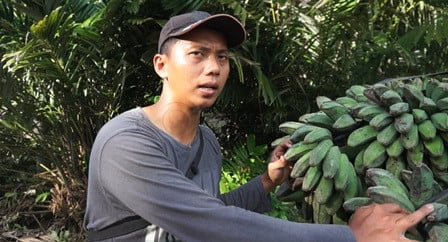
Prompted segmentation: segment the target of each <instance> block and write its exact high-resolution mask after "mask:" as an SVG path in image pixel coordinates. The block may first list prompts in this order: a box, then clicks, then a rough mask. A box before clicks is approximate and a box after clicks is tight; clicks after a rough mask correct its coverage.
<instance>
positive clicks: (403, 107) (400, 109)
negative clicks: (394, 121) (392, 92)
mask: <svg viewBox="0 0 448 242" xmlns="http://www.w3.org/2000/svg"><path fill="white" fill-rule="evenodd" d="M407 112H409V104H408V103H405V102H399V103H395V104H392V105H391V106H390V107H389V114H390V115H391V116H392V117H397V116H400V115H401V114H403V113H407Z"/></svg>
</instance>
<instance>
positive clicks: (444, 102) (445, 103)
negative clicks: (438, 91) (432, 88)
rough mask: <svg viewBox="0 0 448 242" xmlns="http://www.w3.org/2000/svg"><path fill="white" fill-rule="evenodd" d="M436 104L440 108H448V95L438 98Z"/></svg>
mask: <svg viewBox="0 0 448 242" xmlns="http://www.w3.org/2000/svg"><path fill="white" fill-rule="evenodd" d="M436 106H437V108H438V109H439V110H448V97H445V98H442V99H440V100H438V101H437V103H436Z"/></svg>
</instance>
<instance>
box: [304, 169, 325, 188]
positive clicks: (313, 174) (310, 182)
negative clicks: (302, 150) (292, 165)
mask: <svg viewBox="0 0 448 242" xmlns="http://www.w3.org/2000/svg"><path fill="white" fill-rule="evenodd" d="M321 177H322V168H321V167H320V166H310V167H309V168H308V170H307V171H306V174H305V176H304V179H303V183H302V190H303V191H305V192H309V191H311V190H313V189H314V188H315V187H316V186H317V184H318V183H319V181H320V179H321Z"/></svg>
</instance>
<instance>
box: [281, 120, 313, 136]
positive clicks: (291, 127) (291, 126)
mask: <svg viewBox="0 0 448 242" xmlns="http://www.w3.org/2000/svg"><path fill="white" fill-rule="evenodd" d="M304 125H306V124H304V123H301V122H294V121H286V122H283V123H281V124H280V125H279V126H278V128H279V130H280V131H281V132H283V133H285V134H292V133H293V132H294V131H295V130H296V129H298V128H300V127H302V126H304Z"/></svg>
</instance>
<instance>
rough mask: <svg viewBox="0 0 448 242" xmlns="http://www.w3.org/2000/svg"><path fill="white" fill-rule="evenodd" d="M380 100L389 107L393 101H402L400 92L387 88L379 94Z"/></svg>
mask: <svg viewBox="0 0 448 242" xmlns="http://www.w3.org/2000/svg"><path fill="white" fill-rule="evenodd" d="M380 101H381V102H382V103H383V104H384V105H385V106H386V107H389V106H391V105H393V104H395V103H398V102H402V101H403V99H401V96H400V94H398V93H397V92H396V91H394V90H391V89H390V90H387V91H385V92H384V93H383V94H382V95H381V96H380Z"/></svg>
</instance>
